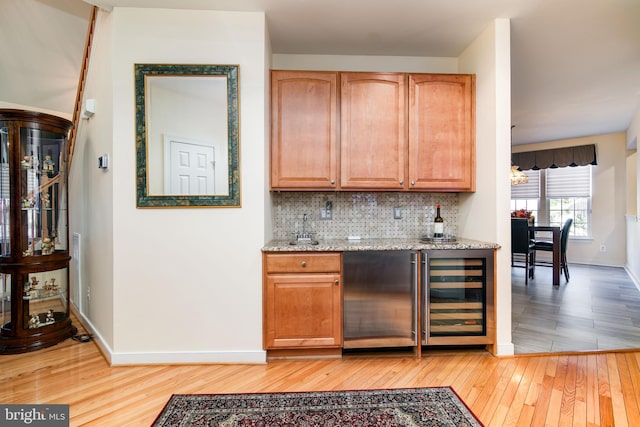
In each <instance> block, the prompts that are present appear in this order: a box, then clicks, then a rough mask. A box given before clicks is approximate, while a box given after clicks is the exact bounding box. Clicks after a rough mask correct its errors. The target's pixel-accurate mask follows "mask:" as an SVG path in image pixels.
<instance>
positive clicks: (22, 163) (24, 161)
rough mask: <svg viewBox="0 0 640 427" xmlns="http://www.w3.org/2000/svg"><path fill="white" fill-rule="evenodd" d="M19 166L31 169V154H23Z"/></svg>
mask: <svg viewBox="0 0 640 427" xmlns="http://www.w3.org/2000/svg"><path fill="white" fill-rule="evenodd" d="M20 167H21V168H22V169H31V156H24V157H23V158H22V160H21V161H20Z"/></svg>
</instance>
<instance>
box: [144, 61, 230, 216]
mask: <svg viewBox="0 0 640 427" xmlns="http://www.w3.org/2000/svg"><path fill="white" fill-rule="evenodd" d="M134 74H135V104H136V105H135V106H136V113H135V114H136V192H137V207H139V208H161V207H239V206H240V180H239V173H240V170H239V105H238V66H237V65H198V64H194V65H188V64H135V73H134Z"/></svg>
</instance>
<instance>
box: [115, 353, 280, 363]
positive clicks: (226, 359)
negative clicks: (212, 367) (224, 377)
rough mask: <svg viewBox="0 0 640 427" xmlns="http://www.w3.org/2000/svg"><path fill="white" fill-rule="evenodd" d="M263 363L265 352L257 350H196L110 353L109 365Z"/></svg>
mask: <svg viewBox="0 0 640 427" xmlns="http://www.w3.org/2000/svg"><path fill="white" fill-rule="evenodd" d="M190 363H220V364H265V363H267V352H266V351H264V350H258V351H196V352H141V353H112V355H111V365H112V366H117V365H149V364H190Z"/></svg>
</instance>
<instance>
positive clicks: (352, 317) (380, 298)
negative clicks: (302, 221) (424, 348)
mask: <svg viewBox="0 0 640 427" xmlns="http://www.w3.org/2000/svg"><path fill="white" fill-rule="evenodd" d="M342 262H343V284H344V288H343V292H344V295H343V298H344V300H343V302H344V306H343V310H344V311H343V313H344V320H343V325H344V329H343V336H344V348H347V349H349V348H373V347H408V346H415V345H417V343H418V341H417V339H418V338H417V334H416V328H417V323H418V320H417V298H418V297H417V287H418V283H417V282H418V267H419V266H418V252H417V251H347V252H344V254H343V260H342Z"/></svg>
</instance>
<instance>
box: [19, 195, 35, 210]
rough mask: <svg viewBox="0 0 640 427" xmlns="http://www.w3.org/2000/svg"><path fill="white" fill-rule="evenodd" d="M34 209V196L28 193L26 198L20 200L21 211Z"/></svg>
mask: <svg viewBox="0 0 640 427" xmlns="http://www.w3.org/2000/svg"><path fill="white" fill-rule="evenodd" d="M35 207H36V196H34V195H33V192H29V194H27V197H26V198H24V199H22V208H23V209H33V208H35Z"/></svg>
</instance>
